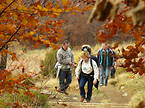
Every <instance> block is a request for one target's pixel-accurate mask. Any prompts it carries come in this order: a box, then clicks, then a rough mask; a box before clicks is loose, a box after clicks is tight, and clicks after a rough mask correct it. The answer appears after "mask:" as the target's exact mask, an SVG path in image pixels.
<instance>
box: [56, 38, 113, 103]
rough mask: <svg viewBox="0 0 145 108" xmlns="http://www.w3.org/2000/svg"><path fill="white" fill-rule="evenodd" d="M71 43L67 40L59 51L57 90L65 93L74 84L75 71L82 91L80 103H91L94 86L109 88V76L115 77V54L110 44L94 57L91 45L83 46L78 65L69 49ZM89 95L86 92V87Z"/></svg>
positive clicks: (104, 45)
mask: <svg viewBox="0 0 145 108" xmlns="http://www.w3.org/2000/svg"><path fill="white" fill-rule="evenodd" d="M69 45H70V43H69V41H67V40H65V41H64V42H63V43H62V47H61V48H60V49H59V50H58V51H57V63H56V65H55V68H56V69H57V77H58V79H59V87H58V88H56V90H57V91H58V92H60V93H65V94H67V92H66V89H67V88H68V87H69V85H70V84H71V82H72V68H74V67H75V68H76V69H75V75H76V79H77V80H78V84H79V89H80V96H81V99H80V102H84V100H86V101H87V102H90V100H91V97H92V88H93V85H94V86H95V87H96V88H98V86H107V84H108V78H109V75H111V77H114V76H115V68H114V65H115V52H114V51H113V50H112V49H111V48H110V46H109V44H107V43H103V44H102V48H100V49H99V50H98V52H97V55H95V56H94V55H92V53H91V52H92V51H91V47H90V45H83V46H82V48H81V52H82V53H81V56H80V58H81V59H80V61H79V62H78V64H76V63H75V62H74V55H73V53H72V51H71V49H70V47H69ZM86 83H88V86H87V93H86V92H85V88H84V87H85V85H86Z"/></svg>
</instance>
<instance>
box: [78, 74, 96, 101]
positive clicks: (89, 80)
mask: <svg viewBox="0 0 145 108" xmlns="http://www.w3.org/2000/svg"><path fill="white" fill-rule="evenodd" d="M93 79H94V78H93V77H89V76H80V79H79V88H80V95H81V97H83V98H86V99H88V100H91V96H92V88H93ZM86 83H88V87H87V97H86V92H85V89H84V87H85V84H86Z"/></svg>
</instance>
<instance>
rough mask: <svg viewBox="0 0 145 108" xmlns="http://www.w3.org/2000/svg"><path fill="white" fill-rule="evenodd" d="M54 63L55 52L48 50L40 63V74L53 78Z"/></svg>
mask: <svg viewBox="0 0 145 108" xmlns="http://www.w3.org/2000/svg"><path fill="white" fill-rule="evenodd" d="M55 63H56V50H53V49H50V50H49V51H48V52H47V53H46V56H45V59H44V60H42V61H41V74H42V75H44V76H48V77H54V76H55V75H56V70H55V69H54V66H55Z"/></svg>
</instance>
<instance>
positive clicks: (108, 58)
mask: <svg viewBox="0 0 145 108" xmlns="http://www.w3.org/2000/svg"><path fill="white" fill-rule="evenodd" d="M97 57H98V65H99V70H100V86H103V85H105V86H107V84H108V78H109V74H110V72H111V69H112V68H113V64H114V60H113V53H112V50H111V49H110V48H109V45H108V44H107V43H105V44H102V48H101V49H99V51H98V54H97Z"/></svg>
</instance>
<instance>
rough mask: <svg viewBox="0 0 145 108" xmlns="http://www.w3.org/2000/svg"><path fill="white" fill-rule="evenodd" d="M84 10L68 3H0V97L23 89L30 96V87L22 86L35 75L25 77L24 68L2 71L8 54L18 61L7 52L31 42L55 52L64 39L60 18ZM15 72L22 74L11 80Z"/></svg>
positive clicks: (33, 0)
mask: <svg viewBox="0 0 145 108" xmlns="http://www.w3.org/2000/svg"><path fill="white" fill-rule="evenodd" d="M87 9H88V8H85V7H79V6H78V5H76V4H75V2H72V1H71V0H40V1H39V0H0V55H1V67H0V69H1V72H0V73H1V75H0V95H1V94H3V93H5V92H9V93H19V91H18V89H21V88H25V90H26V92H25V94H26V95H30V96H33V94H32V93H31V92H30V89H31V88H32V87H31V86H28V85H27V84H25V83H23V82H24V81H25V80H26V79H27V78H29V77H32V76H34V75H35V74H34V75H33V74H32V75H31V74H30V75H29V74H26V73H24V70H25V69H24V68H23V67H15V68H14V69H11V70H4V69H5V67H6V58H7V54H10V55H11V56H12V60H17V57H16V53H15V52H11V51H10V50H9V49H8V46H9V45H11V44H12V43H14V42H15V41H17V42H19V43H25V42H30V43H31V45H33V46H34V47H35V48H37V47H40V46H41V45H43V46H46V47H53V48H56V47H57V44H56V43H57V42H58V41H59V40H60V39H61V37H62V36H63V29H62V26H63V24H64V23H65V21H64V20H63V19H60V16H61V15H63V14H65V13H78V12H83V11H86V10H87ZM17 68H18V69H21V72H22V74H21V73H20V74H19V75H18V76H17V77H16V78H13V77H12V71H14V70H15V69H17Z"/></svg>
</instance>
